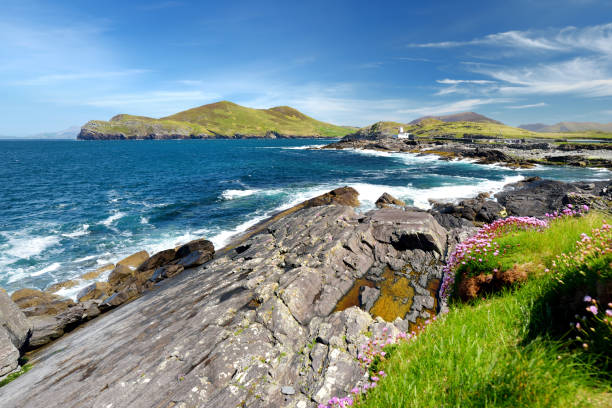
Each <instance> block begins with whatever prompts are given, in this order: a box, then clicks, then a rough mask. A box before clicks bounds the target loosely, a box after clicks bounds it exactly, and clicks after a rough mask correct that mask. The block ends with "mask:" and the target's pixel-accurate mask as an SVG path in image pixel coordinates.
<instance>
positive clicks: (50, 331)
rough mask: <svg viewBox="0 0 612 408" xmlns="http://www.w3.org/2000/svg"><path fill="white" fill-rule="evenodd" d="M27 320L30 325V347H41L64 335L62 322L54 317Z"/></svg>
mask: <svg viewBox="0 0 612 408" xmlns="http://www.w3.org/2000/svg"><path fill="white" fill-rule="evenodd" d="M28 320H29V321H30V324H31V325H32V337H30V342H29V345H30V347H40V346H43V345H45V344H47V343H49V342H51V341H53V340H55V339H57V338H59V337H61V336H62V335H63V334H64V328H63V326H62V322H61V321H60V320H58V319H56V318H55V316H32V317H28Z"/></svg>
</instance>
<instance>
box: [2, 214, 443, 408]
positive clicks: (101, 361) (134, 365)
mask: <svg viewBox="0 0 612 408" xmlns="http://www.w3.org/2000/svg"><path fill="white" fill-rule="evenodd" d="M388 210H390V209H388ZM393 210H395V211H400V212H397V213H390V212H385V213H383V214H381V215H377V213H370V214H368V215H367V216H364V215H361V214H358V213H356V212H355V210H354V209H353V208H351V207H349V206H342V205H329V206H317V207H312V208H305V209H301V210H299V211H296V212H294V213H293V214H291V215H288V216H286V217H283V218H281V219H277V220H275V221H274V222H272V223H270V224H266V226H265V227H264V228H263V229H262V230H261V231H259V232H258V233H257V234H256V235H253V236H251V237H250V238H248V239H246V240H244V241H243V242H241V243H240V246H239V247H238V248H235V249H233V250H229V251H227V252H226V253H224V254H223V256H221V257H219V258H217V259H214V260H212V261H211V262H209V263H207V264H205V265H203V266H200V267H198V268H192V269H188V270H185V271H184V272H183V273H181V274H180V275H178V276H176V277H174V278H173V279H170V280H165V281H163V282H161V283H159V284H158V287H157V288H156V289H154V290H153V291H151V292H147V293H145V294H144V296H143V297H141V298H138V299H136V300H134V301H132V302H130V303H128V304H125V305H123V306H122V307H120V308H117V309H115V310H113V311H112V312H110V313H108V314H106V315H104V316H101V317H99V318H97V319H95V320H92V321H91V322H89V323H88V324H87V325H85V326H84V327H82V328H80V329H78V330H75V331H73V332H71V333H69V334H68V335H65V336H63V337H62V338H60V339H59V340H57V341H56V342H55V343H51V344H50V345H49V346H48V347H46V348H44V349H42V350H40V351H39V352H38V353H37V354H36V355H35V356H33V362H34V368H33V369H32V370H30V371H29V372H28V373H26V374H24V375H22V376H21V377H19V378H17V379H16V380H15V381H13V382H12V383H10V384H8V385H7V386H5V387H2V388H0V401H2V405H3V406H10V407H37V406H41V407H42V406H44V407H48V408H53V407H62V408H65V407H96V408H97V407H105V408H109V407H111V408H118V407H130V408H138V407H147V408H148V407H183V408H186V407H211V408H212V407H214V408H216V407H230V406H248V407H271V406H273V407H298V406H299V407H314V406H316V405H317V404H318V403H321V402H326V401H327V400H328V399H329V398H330V397H332V396H334V395H341V396H342V395H348V394H349V392H350V389H351V388H352V387H354V386H355V385H356V384H357V383H359V381H362V380H364V372H363V371H362V368H361V367H360V365H359V364H358V362H357V360H356V357H357V353H358V350H359V347H360V346H361V345H362V344H365V343H366V342H367V341H368V337H367V336H371V335H379V334H380V333H382V330H383V328H385V327H386V328H387V330H388V331H389V332H393V333H395V332H397V331H398V329H397V328H396V327H395V326H394V325H393V324H392V323H387V322H384V321H383V320H382V319H380V318H377V319H373V318H372V316H370V315H369V314H368V313H366V312H365V311H363V310H361V309H359V308H358V307H349V308H348V309H346V310H343V311H338V312H334V308H335V307H336V304H337V303H338V301H339V300H340V299H341V298H342V297H343V296H344V295H346V294H347V293H348V292H349V291H350V290H351V288H352V287H353V286H354V285H355V282H356V281H357V280H358V279H360V278H364V277H365V276H366V275H367V276H371V277H372V278H376V279H379V280H380V279H384V276H383V275H380V272H381V271H383V270H386V271H390V269H389V268H390V267H391V266H393V267H394V270H399V269H401V268H402V266H403V265H407V264H410V277H409V278H410V280H409V284H410V285H412V288H413V289H411V291H412V290H414V293H423V291H425V293H427V291H426V288H427V285H428V284H429V282H430V281H431V280H432V279H439V278H440V277H441V268H439V266H438V264H439V259H440V255H439V254H438V252H437V251H438V250H443V247H444V245H445V243H446V236H445V230H444V229H442V228H441V227H440V226H439V225H438V224H437V223H436V222H435V220H434V219H433V218H432V217H431V216H430V215H428V214H426V213H419V214H418V215H414V214H413V213H410V212H406V211H403V210H400V209H393ZM381 211H382V210H381ZM385 211H387V210H385ZM394 217H399V218H398V219H397V220H395V221H394V219H393V218H394ZM413 240H417V241H418V242H419V243H420V244H419V245H416V244H415V245H412V244H410V243H411V242H412V241H413ZM423 242H427V243H428V244H427V245H422V243H423ZM412 246H415V248H414V249H413V248H412ZM149 261H151V258H150V259H149ZM153 261H155V259H154V260H153ZM147 262H148V261H147ZM151 263H152V264H153V263H155V262H152V261H151ZM386 273H389V272H386ZM391 273H394V272H391ZM397 273H400V272H397ZM405 279H408V278H405ZM427 303H428V302H426V301H422V302H413V307H412V309H410V315H411V316H418V315H419V314H420V313H422V312H423V309H422V308H423V307H426V306H427V305H428V304H427ZM430 303H431V302H430ZM423 305H425V306H423ZM429 305H431V304H429ZM402 317H403V316H402ZM402 317H400V319H398V320H396V323H397V324H398V325H399V326H403V327H407V320H401V318H402ZM291 390H293V393H292V392H290V391H291Z"/></svg>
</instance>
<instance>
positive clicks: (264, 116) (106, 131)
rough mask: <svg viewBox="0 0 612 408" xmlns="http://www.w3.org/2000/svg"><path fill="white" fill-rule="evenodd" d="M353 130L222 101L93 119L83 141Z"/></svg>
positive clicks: (286, 111) (283, 110) (285, 110)
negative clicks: (158, 113) (162, 113)
mask: <svg viewBox="0 0 612 408" xmlns="http://www.w3.org/2000/svg"><path fill="white" fill-rule="evenodd" d="M353 130H354V128H351V127H345V126H336V125H332V124H331V123H326V122H321V121H318V120H316V119H313V118H311V117H310V116H307V115H304V114H303V113H301V112H299V111H298V110H296V109H293V108H290V107H288V106H277V107H274V108H270V109H253V108H247V107H245V106H240V105H238V104H235V103H233V102H229V101H221V102H216V103H212V104H208V105H203V106H199V107H197V108H193V109H189V110H186V111H183V112H179V113H175V114H173V115H170V116H166V117H163V118H159V119H155V118H149V117H145V116H134V115H127V114H121V115H116V116H114V117H113V118H111V119H110V120H109V121H102V120H92V121H89V122H87V123H86V124H85V125H84V126H83V130H82V132H81V136H80V137H81V138H83V139H88V138H90V139H98V138H116V137H117V136H119V135H123V136H124V137H125V138H127V139H142V138H150V137H151V136H152V135H155V137H156V138H161V139H178V138H209V137H221V138H223V137H225V138H235V137H260V138H261V137H277V136H279V137H342V136H345V135H346V134H348V133H351V132H352V131H353Z"/></svg>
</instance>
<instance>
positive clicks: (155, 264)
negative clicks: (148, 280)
mask: <svg viewBox="0 0 612 408" xmlns="http://www.w3.org/2000/svg"><path fill="white" fill-rule="evenodd" d="M174 259H176V250H175V249H166V250H163V251H160V252H158V253H156V254H155V255H153V256H152V257H150V258H149V259H147V260H146V261H144V262H143V263H142V264H141V265H140V266H139V267H138V270H139V271H146V270H147V269H157V268H159V267H160V266H164V265H167V264H169V263H170V262H172V261H174Z"/></svg>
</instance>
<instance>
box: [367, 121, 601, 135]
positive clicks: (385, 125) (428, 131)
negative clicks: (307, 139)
mask: <svg viewBox="0 0 612 408" xmlns="http://www.w3.org/2000/svg"><path fill="white" fill-rule="evenodd" d="M400 126H401V127H403V128H404V131H405V132H410V133H413V134H415V135H416V136H419V137H434V136H446V137H463V136H464V135H468V136H472V135H481V136H495V137H499V136H500V134H501V136H502V137H504V138H510V139H522V138H541V139H594V138H595V139H610V138H612V134H610V133H601V132H579V133H539V132H532V131H529V130H525V129H521V128H516V127H512V126H507V125H504V124H497V123H489V122H463V121H462V122H443V121H441V120H438V119H435V118H425V119H422V120H421V121H420V122H419V123H417V124H414V125H411V124H406V123H404V124H402V123H398V122H377V123H375V124H373V125H371V126H367V127H365V128H361V129H359V131H358V133H359V134H361V135H374V134H386V135H392V134H396V133H397V132H398V129H399V128H400Z"/></svg>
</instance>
